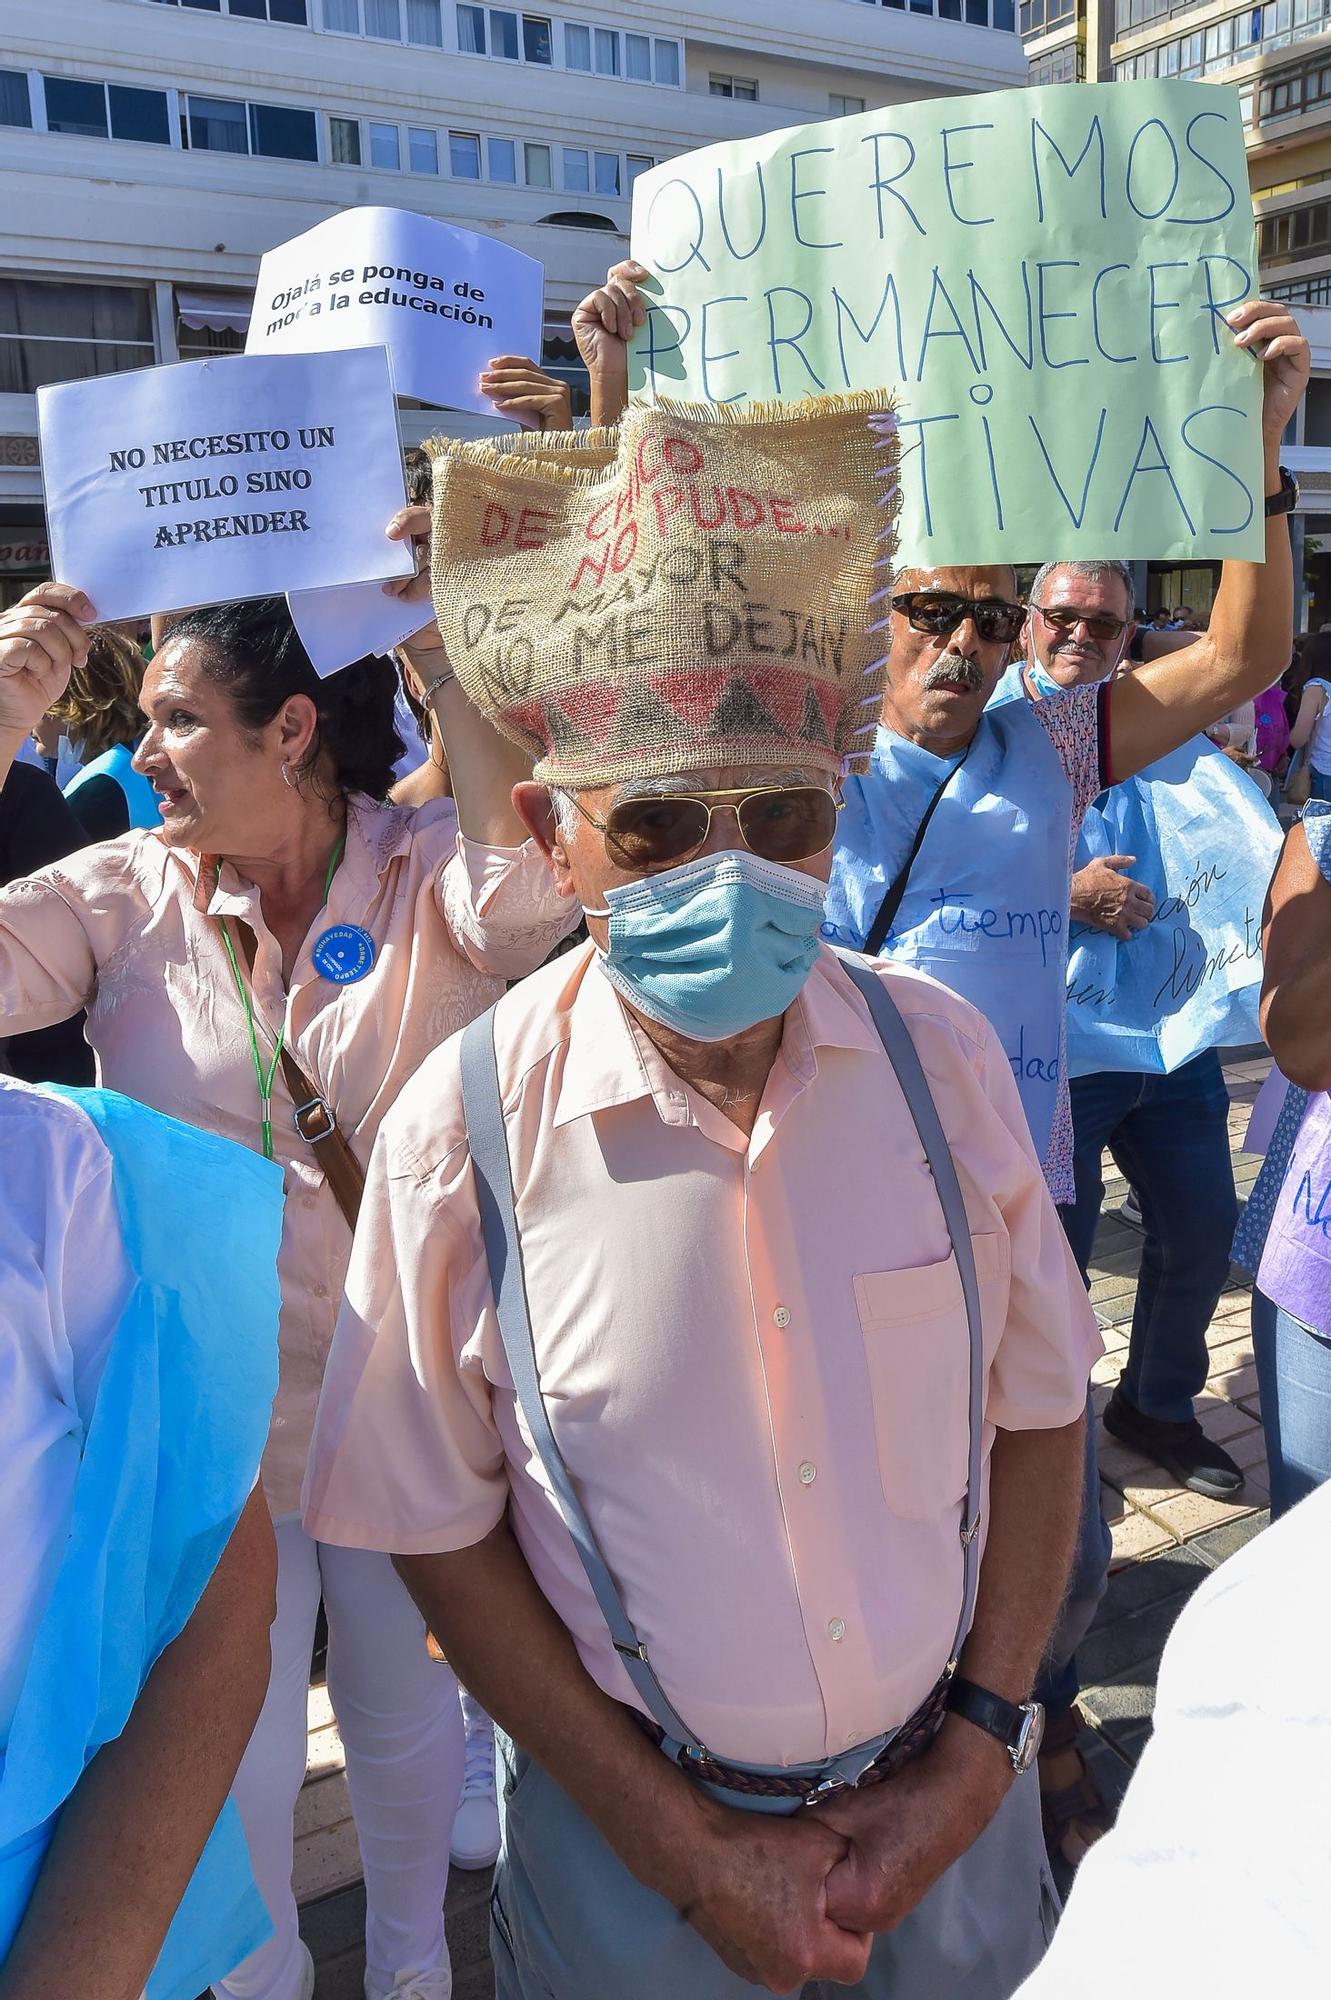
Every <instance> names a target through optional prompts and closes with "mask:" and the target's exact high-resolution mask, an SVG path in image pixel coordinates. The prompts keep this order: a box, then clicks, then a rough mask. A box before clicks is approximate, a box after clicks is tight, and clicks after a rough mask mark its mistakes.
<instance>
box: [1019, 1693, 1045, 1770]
mask: <svg viewBox="0 0 1331 2000" xmlns="http://www.w3.org/2000/svg"><path fill="white" fill-rule="evenodd" d="M1021 1716H1022V1721H1021V1728H1020V1730H1019V1731H1018V1734H1017V1740H1016V1742H1015V1743H1014V1744H1013V1745H1012V1768H1013V1770H1014V1771H1015V1772H1016V1774H1017V1776H1018V1777H1019V1778H1020V1777H1021V1776H1022V1775H1023V1773H1024V1772H1026V1771H1029V1770H1030V1768H1031V1765H1032V1764H1033V1763H1034V1762H1035V1760H1036V1758H1037V1757H1038V1756H1039V1754H1040V1745H1041V1743H1043V1741H1044V1707H1043V1704H1042V1703H1040V1702H1038V1701H1024V1702H1023V1703H1022V1705H1021Z"/></svg>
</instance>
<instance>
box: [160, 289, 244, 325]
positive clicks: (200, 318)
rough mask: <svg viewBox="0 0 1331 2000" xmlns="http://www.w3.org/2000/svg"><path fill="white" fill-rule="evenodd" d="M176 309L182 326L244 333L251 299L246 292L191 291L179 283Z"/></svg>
mask: <svg viewBox="0 0 1331 2000" xmlns="http://www.w3.org/2000/svg"><path fill="white" fill-rule="evenodd" d="M176 311H177V312H178V313H179V314H180V324H181V325H182V326H193V327H207V328H208V329H209V330H210V331H211V332H213V333H244V332H245V331H246V330H247V329H248V327H249V323H250V300H249V299H248V298H246V296H245V294H244V293H243V292H191V291H187V290H186V289H185V287H184V286H183V285H177V287H176Z"/></svg>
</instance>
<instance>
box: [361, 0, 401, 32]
mask: <svg viewBox="0 0 1331 2000" xmlns="http://www.w3.org/2000/svg"><path fill="white" fill-rule="evenodd" d="M361 12H362V15H363V17H364V21H365V33H366V35H367V37H369V39H370V40H372V41H376V42H400V41H401V40H402V19H401V16H400V14H399V12H398V4H397V0H361Z"/></svg>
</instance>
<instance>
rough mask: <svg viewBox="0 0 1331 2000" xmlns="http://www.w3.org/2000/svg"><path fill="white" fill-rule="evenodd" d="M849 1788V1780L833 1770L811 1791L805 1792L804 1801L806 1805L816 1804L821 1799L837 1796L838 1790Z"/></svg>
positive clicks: (843, 1790) (847, 1789)
mask: <svg viewBox="0 0 1331 2000" xmlns="http://www.w3.org/2000/svg"><path fill="white" fill-rule="evenodd" d="M849 1789H850V1784H849V1781H848V1780H847V1779H845V1778H842V1777H839V1776H838V1775H837V1774H836V1773H835V1772H832V1773H830V1774H829V1776H827V1777H826V1778H822V1779H820V1780H819V1782H818V1783H817V1784H816V1785H815V1786H814V1788H813V1790H812V1791H811V1792H806V1793H805V1794H804V1803H805V1805H806V1806H816V1805H817V1804H818V1803H819V1802H820V1801H821V1800H823V1799H830V1798H835V1796H836V1794H837V1793H838V1792H845V1791H849Z"/></svg>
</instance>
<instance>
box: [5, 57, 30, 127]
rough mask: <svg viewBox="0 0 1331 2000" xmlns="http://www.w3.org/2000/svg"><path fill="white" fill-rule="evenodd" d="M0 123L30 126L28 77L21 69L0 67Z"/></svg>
mask: <svg viewBox="0 0 1331 2000" xmlns="http://www.w3.org/2000/svg"><path fill="white" fill-rule="evenodd" d="M0 125H24V126H27V127H29V128H31V125H32V104H31V102H30V100H29V97H28V79H27V77H26V76H25V75H24V73H23V71H22V70H21V69H0Z"/></svg>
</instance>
